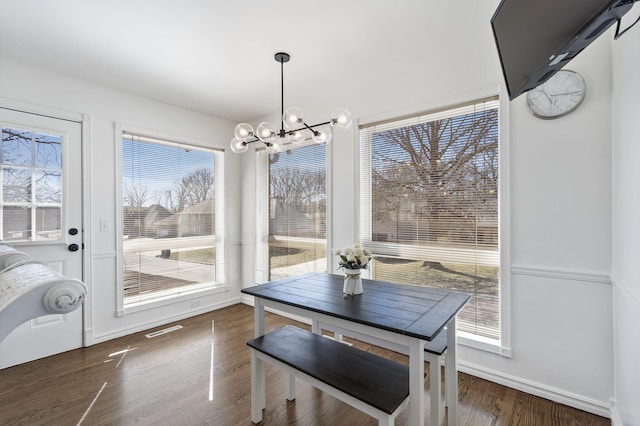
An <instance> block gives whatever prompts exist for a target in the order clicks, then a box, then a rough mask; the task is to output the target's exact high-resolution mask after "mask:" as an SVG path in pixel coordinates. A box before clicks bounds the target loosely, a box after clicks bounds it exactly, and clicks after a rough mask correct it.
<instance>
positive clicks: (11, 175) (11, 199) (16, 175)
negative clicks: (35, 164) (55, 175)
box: [2, 167, 31, 203]
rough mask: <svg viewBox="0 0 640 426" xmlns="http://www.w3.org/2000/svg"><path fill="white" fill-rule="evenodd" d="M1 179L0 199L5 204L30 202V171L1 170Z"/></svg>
mask: <svg viewBox="0 0 640 426" xmlns="http://www.w3.org/2000/svg"><path fill="white" fill-rule="evenodd" d="M2 178H3V184H2V197H3V201H4V202H5V203H19V202H24V203H28V202H30V201H31V169H18V168H15V167H7V168H3V170H2Z"/></svg>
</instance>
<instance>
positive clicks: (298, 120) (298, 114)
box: [282, 107, 304, 130]
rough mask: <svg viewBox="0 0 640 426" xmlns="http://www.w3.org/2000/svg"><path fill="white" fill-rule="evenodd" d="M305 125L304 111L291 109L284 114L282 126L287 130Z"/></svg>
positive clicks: (295, 108)
mask: <svg viewBox="0 0 640 426" xmlns="http://www.w3.org/2000/svg"><path fill="white" fill-rule="evenodd" d="M303 123H304V116H303V114H302V110H301V109H300V108H297V107H290V108H287V109H286V110H285V111H284V114H282V124H283V125H284V128H285V129H287V130H292V129H297V128H298V127H300V126H302V125H303Z"/></svg>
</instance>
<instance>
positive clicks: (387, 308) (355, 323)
mask: <svg viewBox="0 0 640 426" xmlns="http://www.w3.org/2000/svg"><path fill="white" fill-rule="evenodd" d="M343 281H344V277H343V276H341V275H337V274H329V273H321V272H312V273H307V274H303V275H296V276H290V277H287V278H283V279H280V280H277V281H272V282H267V283H265V284H259V285H256V286H252V287H248V288H243V289H242V290H241V291H242V293H244V294H247V295H251V296H254V328H255V337H260V336H262V335H264V334H265V317H264V316H265V308H269V309H270V310H275V311H276V312H278V311H279V312H282V313H287V314H289V315H293V316H297V317H302V318H307V319H310V320H311V325H312V331H313V332H316V333H320V332H321V330H320V329H319V327H318V324H325V325H330V326H335V327H337V328H338V329H340V330H351V331H353V332H354V333H357V334H358V335H366V336H372V337H374V338H376V341H381V342H389V343H390V347H394V348H395V347H403V348H406V352H405V353H406V354H407V355H408V356H409V381H410V383H409V424H410V425H423V424H424V410H425V395H424V393H425V392H424V374H425V371H424V360H425V356H424V349H425V344H426V343H427V342H429V341H432V340H433V339H435V338H436V337H437V336H438V334H439V333H440V332H442V331H443V330H444V329H445V328H446V330H447V332H446V333H447V351H446V353H445V401H446V407H447V422H448V424H449V425H456V424H457V418H458V417H457V413H458V372H457V359H456V352H457V351H456V341H457V332H456V317H457V314H458V313H459V312H460V310H461V309H462V308H463V307H464V306H465V305H466V304H467V303H468V302H469V300H470V298H471V296H470V295H469V294H466V293H462V292H458V291H452V290H449V289H447V288H442V287H438V286H437V285H429V283H424V284H421V285H409V284H397V283H391V282H386V281H380V280H370V279H362V281H363V289H364V292H363V293H362V294H359V295H346V294H344V293H343ZM433 284H435V283H433ZM383 346H384V344H383ZM431 368H433V367H431ZM438 368H439V367H438ZM262 375H263V377H262V378H261V379H260V382H261V385H260V386H261V392H262V393H261V395H258V396H255V395H252V398H254V397H259V398H262V399H264V387H265V381H264V369H262Z"/></svg>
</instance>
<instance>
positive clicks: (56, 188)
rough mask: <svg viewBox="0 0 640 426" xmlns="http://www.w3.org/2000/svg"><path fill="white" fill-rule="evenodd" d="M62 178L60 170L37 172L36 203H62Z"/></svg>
mask: <svg viewBox="0 0 640 426" xmlns="http://www.w3.org/2000/svg"><path fill="white" fill-rule="evenodd" d="M61 185H62V176H61V175H60V171H58V170H37V171H36V201H37V202H39V203H60V202H61V201H62V187H61Z"/></svg>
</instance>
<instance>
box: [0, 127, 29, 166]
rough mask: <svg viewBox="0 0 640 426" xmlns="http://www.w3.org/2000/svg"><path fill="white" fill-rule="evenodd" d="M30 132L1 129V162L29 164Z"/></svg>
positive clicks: (20, 164)
mask: <svg viewBox="0 0 640 426" xmlns="http://www.w3.org/2000/svg"><path fill="white" fill-rule="evenodd" d="M31 140H32V133H31V132H30V131H28V130H20V129H11V128H3V129H2V164H12V165H16V166H30V165H31V148H32V144H31Z"/></svg>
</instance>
